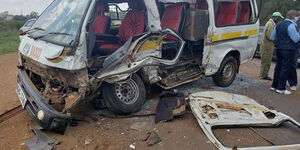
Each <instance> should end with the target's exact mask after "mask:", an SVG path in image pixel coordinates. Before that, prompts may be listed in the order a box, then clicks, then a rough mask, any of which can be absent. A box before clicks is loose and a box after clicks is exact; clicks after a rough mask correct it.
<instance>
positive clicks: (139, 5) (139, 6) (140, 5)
mask: <svg viewBox="0 0 300 150" xmlns="http://www.w3.org/2000/svg"><path fill="white" fill-rule="evenodd" d="M128 6H129V8H130V9H131V10H145V9H146V6H145V4H144V2H143V1H130V2H128Z"/></svg>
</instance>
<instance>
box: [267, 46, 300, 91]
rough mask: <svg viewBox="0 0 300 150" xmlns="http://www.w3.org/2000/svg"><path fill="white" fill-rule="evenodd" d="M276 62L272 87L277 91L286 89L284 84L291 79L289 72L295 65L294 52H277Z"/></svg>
mask: <svg viewBox="0 0 300 150" xmlns="http://www.w3.org/2000/svg"><path fill="white" fill-rule="evenodd" d="M276 52H277V61H276V67H275V71H274V79H273V84H272V87H273V88H276V89H278V90H285V89H286V82H287V81H288V79H289V78H290V77H291V72H292V71H293V67H294V64H295V61H294V59H295V55H296V54H297V53H296V51H292V50H277V51H276Z"/></svg>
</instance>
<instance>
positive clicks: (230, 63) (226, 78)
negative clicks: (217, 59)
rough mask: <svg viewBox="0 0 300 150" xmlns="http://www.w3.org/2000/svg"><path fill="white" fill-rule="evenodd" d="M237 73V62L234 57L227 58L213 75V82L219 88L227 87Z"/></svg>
mask: <svg viewBox="0 0 300 150" xmlns="http://www.w3.org/2000/svg"><path fill="white" fill-rule="evenodd" d="M237 71H238V61H237V60H236V59H235V58H234V57H232V56H228V57H226V58H225V59H224V60H223V62H222V64H221V66H220V68H219V71H218V72H217V73H216V74H215V75H213V80H214V82H215V84H216V85H218V86H220V87H228V86H230V85H231V84H232V82H233V81H234V79H235V77H236V74H237Z"/></svg>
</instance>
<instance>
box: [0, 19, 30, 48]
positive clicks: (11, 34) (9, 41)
mask: <svg viewBox="0 0 300 150" xmlns="http://www.w3.org/2000/svg"><path fill="white" fill-rule="evenodd" d="M24 23H25V22H24V21H0V54H4V53H8V52H15V51H17V50H18V46H19V44H20V40H19V29H20V28H21V27H22V26H23V24H24Z"/></svg>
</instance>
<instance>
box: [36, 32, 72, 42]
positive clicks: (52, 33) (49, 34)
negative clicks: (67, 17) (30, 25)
mask: <svg viewBox="0 0 300 150" xmlns="http://www.w3.org/2000/svg"><path fill="white" fill-rule="evenodd" d="M51 35H68V36H71V35H72V34H70V33H63V32H49V33H45V34H42V35H39V36H36V37H33V38H34V39H35V40H36V39H39V38H43V37H45V36H51Z"/></svg>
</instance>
